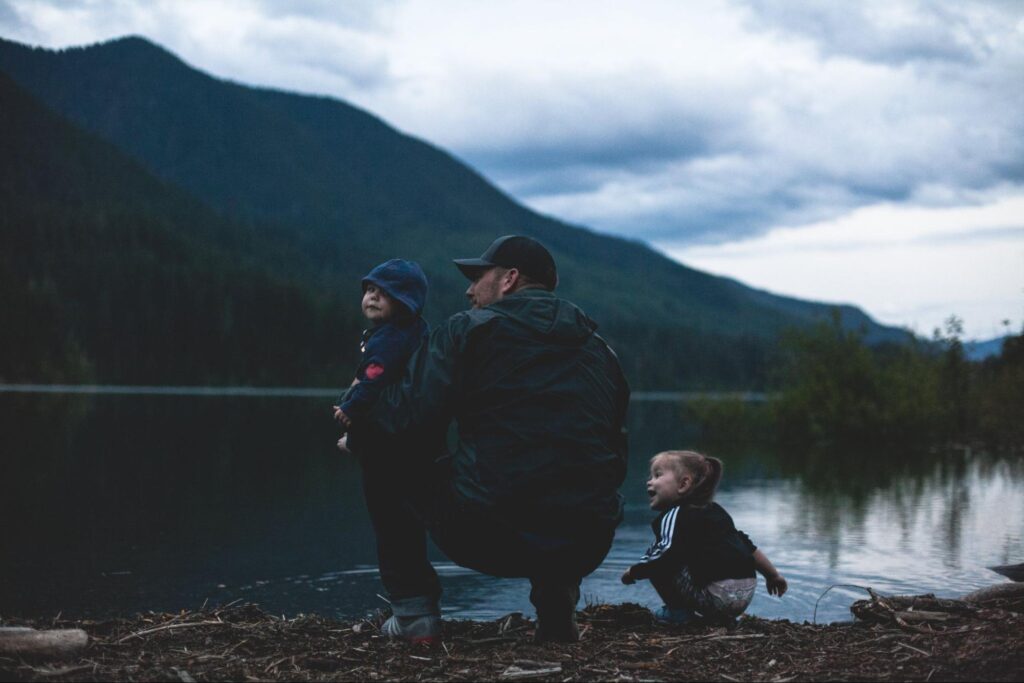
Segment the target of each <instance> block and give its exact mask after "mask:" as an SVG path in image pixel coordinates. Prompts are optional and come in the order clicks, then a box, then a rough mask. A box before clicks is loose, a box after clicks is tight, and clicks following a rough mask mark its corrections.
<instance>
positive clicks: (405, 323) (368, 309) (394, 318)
mask: <svg viewBox="0 0 1024 683" xmlns="http://www.w3.org/2000/svg"><path fill="white" fill-rule="evenodd" d="M426 300H427V276H426V275H424V273H423V269H422V268H420V266H419V264H417V263H415V262H414V261H406V260H404V259H391V260H390V261H385V262H384V263H382V264H380V265H379V266H377V267H376V268H374V269H373V270H371V271H370V272H369V273H367V275H366V277H364V278H363V304H362V308H363V315H365V316H366V319H367V320H368V321H369V323H370V327H368V328H367V329H366V330H365V331H364V332H363V339H362V343H361V344H360V349H361V350H362V353H363V357H362V360H361V361H360V363H359V367H358V368H356V377H355V380H353V382H352V386H351V387H349V389H348V390H347V391H346V392H345V393H344V394H343V395H342V397H341V399H340V400H339V401H338V405H336V406H334V419H335V420H337V421H338V422H340V423H342V425H344V427H345V429H346V430H347V429H348V428H349V427H351V426H352V421H353V419H358V418H360V417H362V416H363V415H365V414H366V412H368V411H369V410H370V408H372V407H373V404H374V403H376V402H377V398H378V397H379V396H380V392H381V390H382V389H383V388H384V387H385V386H387V385H388V384H390V383H391V382H393V381H396V380H398V379H400V378H401V377H402V373H403V371H404V370H405V365H406V363H408V361H409V358H410V357H411V356H412V354H413V352H414V351H416V349H417V348H419V345H420V344H421V343H422V342H423V340H424V339H426V337H427V332H428V329H427V323H426V322H425V321H424V320H423V318H422V317H421V313H422V312H423V305H424V304H425V303H426ZM351 446H352V444H351V443H348V441H347V438H346V437H344V436H343V437H342V439H341V440H340V441H338V448H340V449H342V450H347V449H348V448H350V447H351Z"/></svg>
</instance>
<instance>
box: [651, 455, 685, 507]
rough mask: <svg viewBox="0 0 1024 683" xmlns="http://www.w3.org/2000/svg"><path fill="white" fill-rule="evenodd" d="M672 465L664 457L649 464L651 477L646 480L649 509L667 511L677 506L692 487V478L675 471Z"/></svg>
mask: <svg viewBox="0 0 1024 683" xmlns="http://www.w3.org/2000/svg"><path fill="white" fill-rule="evenodd" d="M672 465H673V463H670V462H668V461H667V459H666V458H664V457H658V458H655V459H654V462H652V463H651V477H650V478H649V479H648V480H647V495H648V496H649V497H650V499H651V509H652V510H658V511H659V512H660V511H662V510H668V509H669V508H671V507H674V506H675V505H678V504H679V501H680V500H682V497H683V494H685V493H686V492H687V491H688V490H689V489H690V487H691V486H692V485H693V477H691V476H690V475H689V474H687V473H686V472H685V470H684V471H683V473H682V474H680V473H679V472H677V471H676V468H675V467H673V466H672Z"/></svg>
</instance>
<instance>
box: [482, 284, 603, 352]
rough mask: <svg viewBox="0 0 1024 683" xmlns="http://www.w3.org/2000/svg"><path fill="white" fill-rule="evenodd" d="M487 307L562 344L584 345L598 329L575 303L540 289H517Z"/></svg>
mask: <svg viewBox="0 0 1024 683" xmlns="http://www.w3.org/2000/svg"><path fill="white" fill-rule="evenodd" d="M487 308H488V309H490V310H492V311H494V312H495V313H500V314H501V315H504V316H506V317H508V318H512V319H513V320H516V321H517V322H519V323H522V324H523V325H526V326H527V327H529V328H531V329H533V330H535V331H537V332H538V333H540V334H542V335H543V336H545V337H548V338H549V339H554V340H557V341H560V342H564V343H580V342H583V341H585V340H586V339H588V338H589V337H590V336H591V335H593V334H594V332H595V331H596V330H597V323H595V322H594V321H593V320H591V319H590V318H589V317H588V316H587V314H586V313H584V312H583V311H582V310H581V309H580V308H579V307H578V306H577V305H576V304H574V303H572V302H570V301H566V300H565V299H559V298H558V297H557V296H555V295H554V294H552V293H551V292H548V291H546V290H543V289H523V290H520V291H518V292H515V293H514V294H510V295H508V296H506V297H505V298H503V299H501V300H500V301H496V302H495V303H493V304H491V305H490V306H488V307H487Z"/></svg>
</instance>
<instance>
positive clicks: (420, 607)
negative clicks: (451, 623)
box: [380, 596, 441, 645]
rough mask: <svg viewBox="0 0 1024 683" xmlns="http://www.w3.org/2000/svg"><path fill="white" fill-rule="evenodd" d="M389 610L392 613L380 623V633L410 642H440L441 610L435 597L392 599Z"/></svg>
mask: <svg viewBox="0 0 1024 683" xmlns="http://www.w3.org/2000/svg"><path fill="white" fill-rule="evenodd" d="M391 611H392V615H391V616H390V617H389V618H388V619H387V621H385V622H384V623H383V624H381V627H380V632H381V633H383V634H384V635H386V636H388V637H389V638H394V639H396V640H405V641H407V642H410V643H420V644H424V645H438V644H440V642H441V610H440V608H439V607H438V605H437V600H436V599H435V598H430V597H425V596H424V597H413V598H402V599H400V600H393V601H392V602H391Z"/></svg>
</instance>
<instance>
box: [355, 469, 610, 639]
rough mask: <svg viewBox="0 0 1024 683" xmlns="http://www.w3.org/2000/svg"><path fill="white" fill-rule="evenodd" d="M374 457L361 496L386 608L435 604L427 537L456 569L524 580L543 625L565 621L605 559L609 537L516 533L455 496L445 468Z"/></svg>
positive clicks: (436, 584)
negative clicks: (411, 601) (389, 603)
mask: <svg viewBox="0 0 1024 683" xmlns="http://www.w3.org/2000/svg"><path fill="white" fill-rule="evenodd" d="M389 450H390V449H389ZM378 453H379V452H378ZM378 453H374V454H368V457H365V458H362V459H361V460H362V465H363V467H362V469H363V490H364V493H365V496H366V505H367V508H368V510H369V513H370V519H371V521H372V523H373V528H374V532H375V533H376V536H377V556H378V561H379V564H380V575H381V580H382V582H383V583H384V587H385V588H386V589H387V591H388V593H389V594H390V596H391V599H392V600H401V599H404V598H412V597H421V596H422V597H430V598H433V599H437V598H439V597H440V595H441V584H440V581H439V580H438V577H437V573H436V572H435V571H434V568H433V567H432V566H431V565H430V562H429V561H428V560H427V533H428V532H429V533H430V535H431V538H432V539H433V540H434V543H436V544H437V546H438V547H439V548H440V549H441V551H442V552H444V553H445V555H447V556H448V557H449V558H450V559H451V560H452V561H453V562H455V563H456V564H458V565H461V566H463V567H467V568H469V569H473V570H476V571H479V572H482V573H484V574H490V575H492V576H503V577H521V578H528V579H530V583H531V591H530V601H531V602H532V603H533V605H534V607H536V608H537V614H538V617H539V618H540V620H541V621H544V620H545V615H547V616H549V618H548V619H547V621H548V623H550V624H556V623H558V622H562V621H563V620H565V619H569V618H571V616H572V612H573V610H575V606H576V602H577V601H578V599H579V585H580V581H581V580H582V578H583V577H584V576H586V575H587V574H590V573H591V572H592V571H594V570H595V569H596V568H597V567H598V566H599V565H600V564H601V562H602V561H603V560H604V558H605V555H607V554H608V550H609V548H610V547H611V542H612V536H613V530H612V529H597V530H593V529H591V530H580V532H579V533H577V534H563V535H564V536H570V537H568V538H561V537H548V536H544V535H540V534H532V533H526V532H522V531H517V530H514V529H512V528H510V527H509V526H508V525H507V524H505V523H503V522H502V521H501V520H500V519H495V518H494V516H493V515H492V514H489V513H488V512H487V511H486V510H484V509H481V508H480V507H479V506H475V505H470V504H468V503H466V502H465V501H462V500H461V499H460V498H459V497H458V496H457V495H455V493H454V492H453V490H452V487H451V478H450V474H449V469H448V467H447V462H446V460H440V461H433V462H431V461H429V460H428V459H424V460H423V461H421V462H415V461H416V458H415V457H411V458H410V457H408V454H406V456H405V457H401V458H388V457H374V456H376V455H378ZM392 453H394V451H392ZM381 455H382V454H381ZM395 460H398V461H399V462H395Z"/></svg>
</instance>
